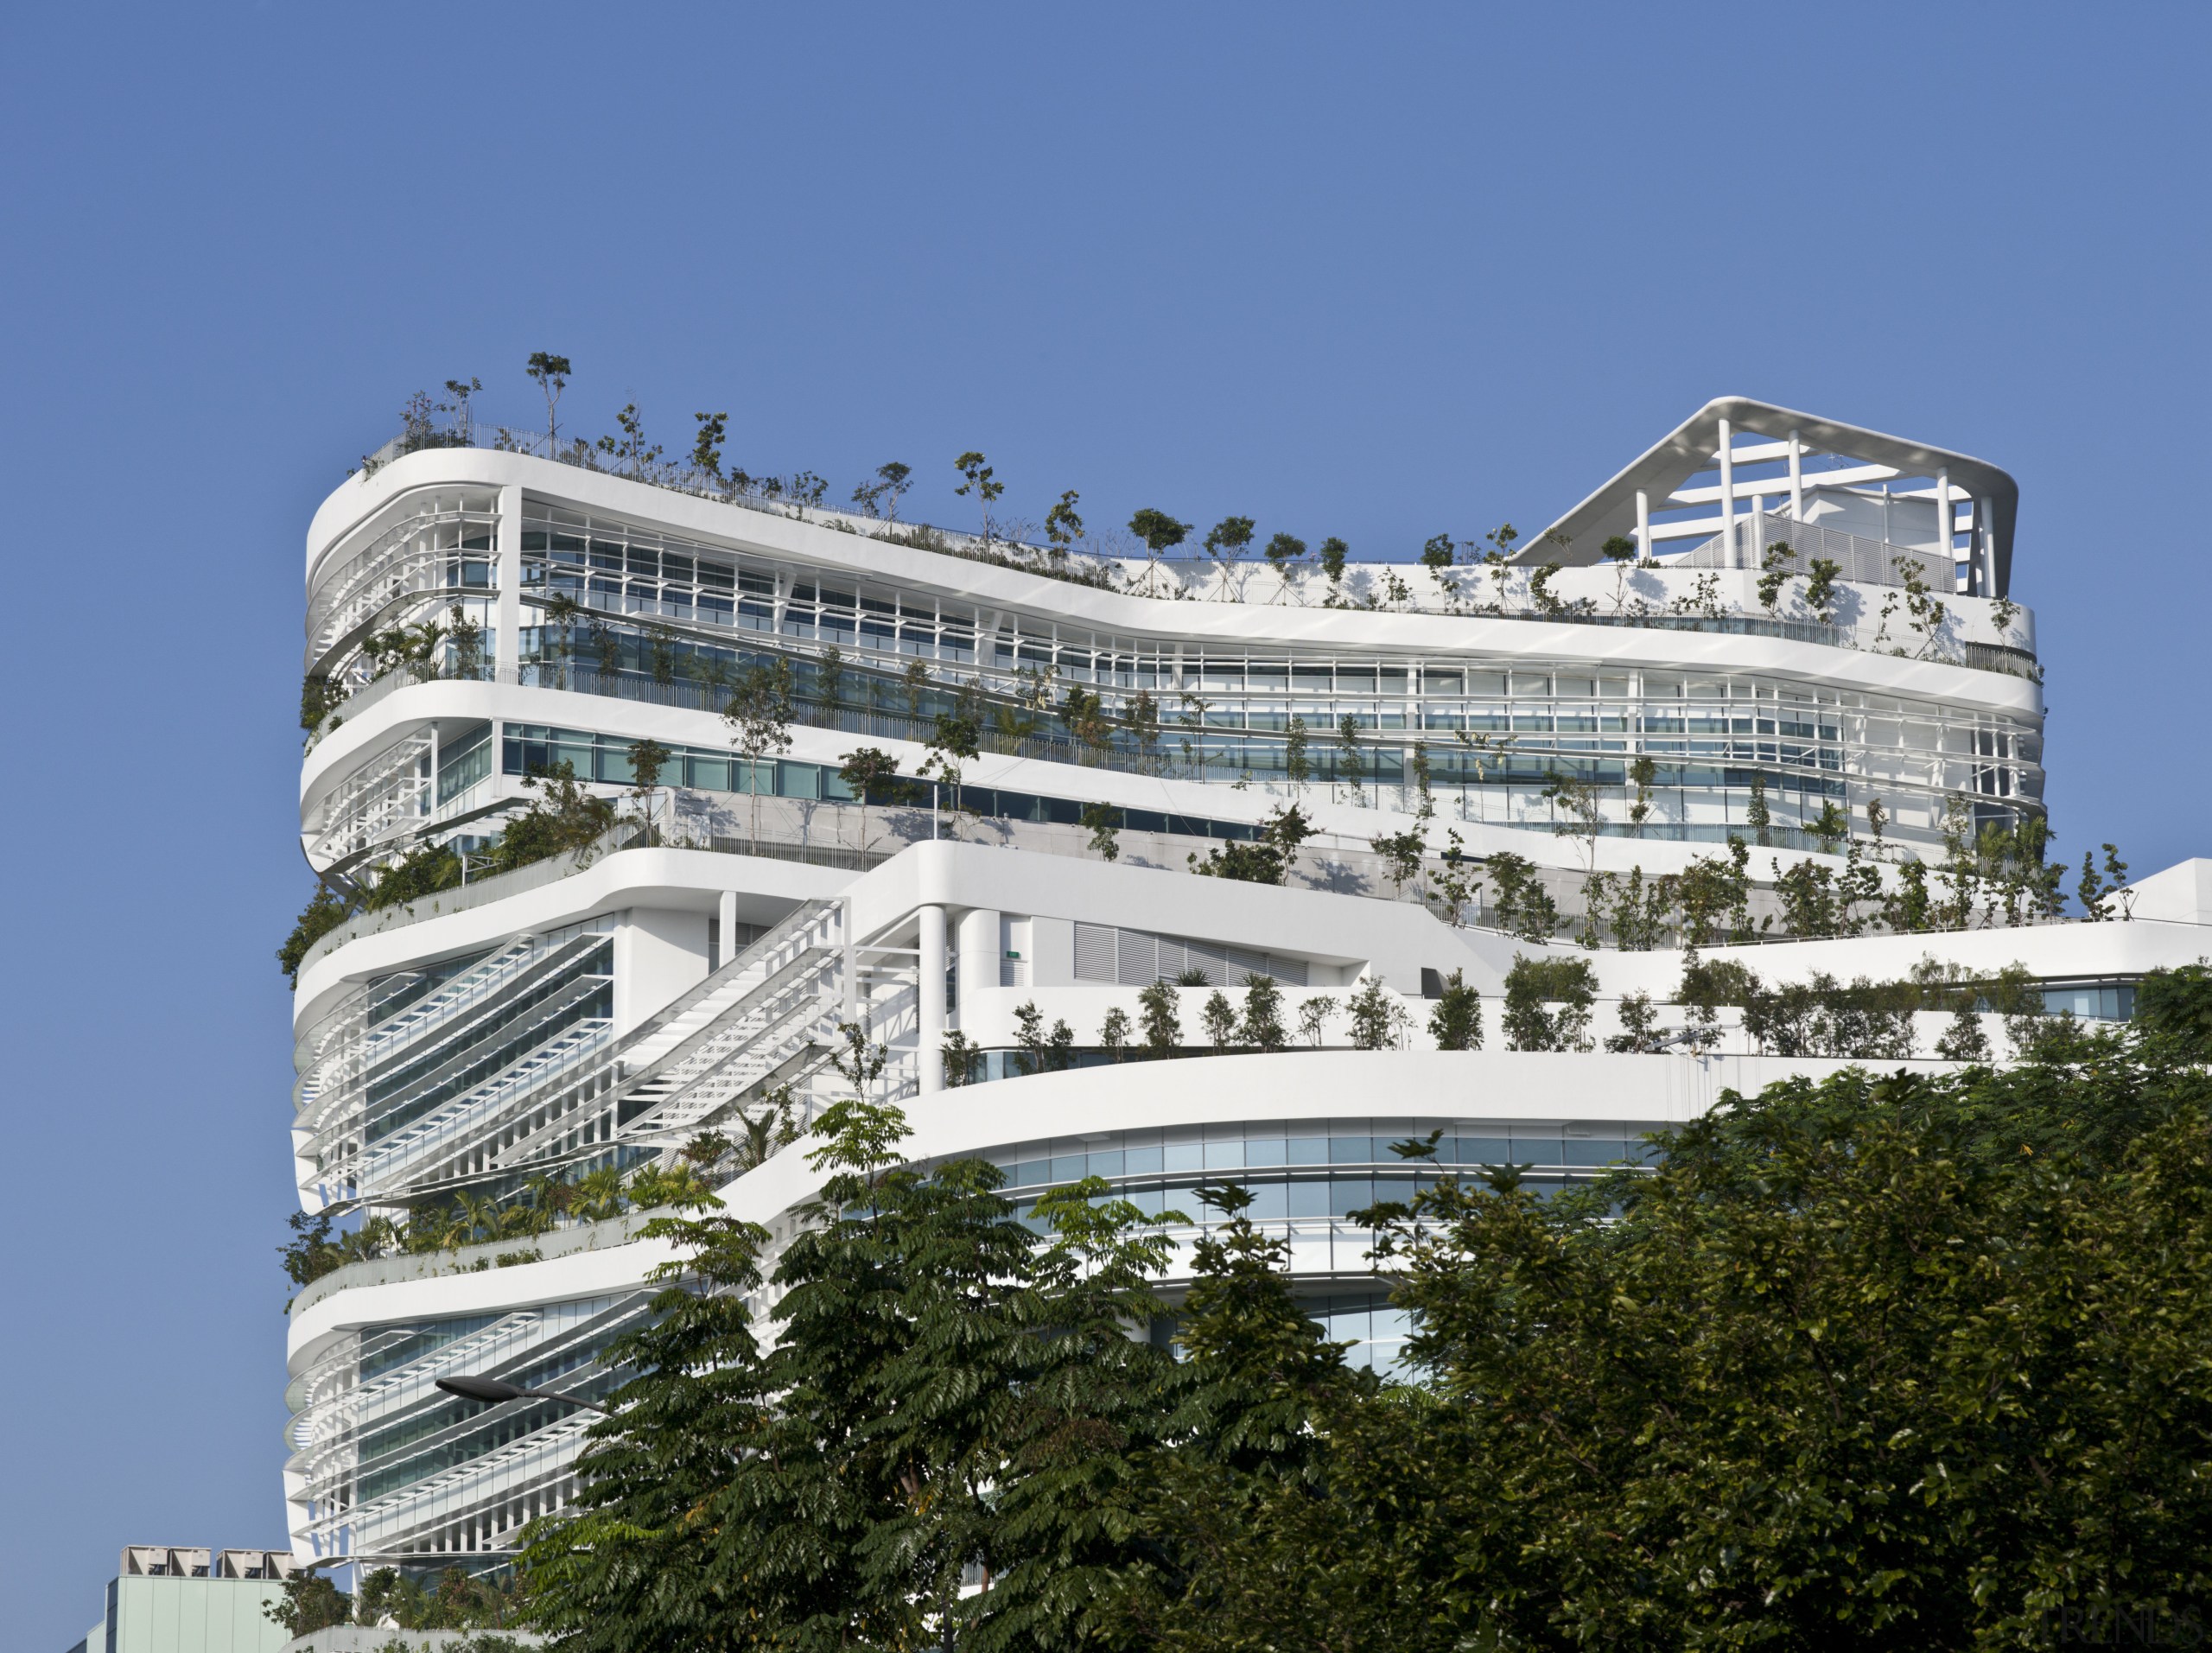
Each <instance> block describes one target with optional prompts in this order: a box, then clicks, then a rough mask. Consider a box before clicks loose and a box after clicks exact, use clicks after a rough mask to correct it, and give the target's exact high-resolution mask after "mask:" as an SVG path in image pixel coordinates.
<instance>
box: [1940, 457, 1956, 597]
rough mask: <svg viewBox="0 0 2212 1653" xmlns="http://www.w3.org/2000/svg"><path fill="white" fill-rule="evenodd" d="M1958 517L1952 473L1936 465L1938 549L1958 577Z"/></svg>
mask: <svg viewBox="0 0 2212 1653" xmlns="http://www.w3.org/2000/svg"><path fill="white" fill-rule="evenodd" d="M1958 526H1959V523H1958V518H1957V517H1956V516H1955V515H1954V514H1953V512H1952V510H1951V473H1950V471H1949V470H1948V468H1947V467H1943V466H1940V465H1939V466H1937V467H1936V550H1939V551H1941V552H1942V554H1943V560H1944V561H1945V562H1946V563H1949V564H1951V566H1952V570H1953V574H1952V577H1953V578H1954V579H1956V578H1957V568H1958V557H1959V554H1958V548H1957V540H1958Z"/></svg>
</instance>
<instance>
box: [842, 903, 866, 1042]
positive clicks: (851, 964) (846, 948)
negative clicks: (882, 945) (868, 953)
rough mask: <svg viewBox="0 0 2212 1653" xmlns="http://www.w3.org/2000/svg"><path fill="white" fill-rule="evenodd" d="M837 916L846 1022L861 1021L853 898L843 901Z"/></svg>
mask: <svg viewBox="0 0 2212 1653" xmlns="http://www.w3.org/2000/svg"><path fill="white" fill-rule="evenodd" d="M837 905H838V907H839V908H840V912H838V915H837V940H838V946H839V948H840V949H841V950H842V953H843V963H844V976H845V1020H847V1021H858V1020H860V1019H861V955H860V938H858V937H857V936H855V935H854V934H853V920H854V912H853V898H852V897H851V896H849V895H848V896H845V897H843V898H842V899H841V900H839V901H838V903H837Z"/></svg>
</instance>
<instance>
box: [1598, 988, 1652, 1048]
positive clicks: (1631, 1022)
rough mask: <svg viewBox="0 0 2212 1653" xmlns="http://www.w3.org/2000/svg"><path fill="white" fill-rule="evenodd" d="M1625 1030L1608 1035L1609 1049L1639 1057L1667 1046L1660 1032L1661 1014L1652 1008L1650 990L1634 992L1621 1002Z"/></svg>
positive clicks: (1622, 1025) (1621, 1014)
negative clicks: (1662, 1040)
mask: <svg viewBox="0 0 2212 1653" xmlns="http://www.w3.org/2000/svg"><path fill="white" fill-rule="evenodd" d="M1620 1023H1621V1030H1620V1032H1618V1033H1608V1034H1606V1035H1605V1048H1606V1049H1607V1050H1609V1051H1613V1052H1621V1053H1626V1054H1633V1055H1638V1056H1650V1055H1656V1053H1657V1052H1659V1051H1661V1050H1662V1049H1663V1048H1664V1046H1662V1043H1661V1042H1660V1041H1661V1038H1662V1035H1661V1033H1660V1031H1659V1016H1658V1013H1657V1012H1656V1010H1654V1009H1653V1008H1652V1006H1651V995H1649V994H1648V993H1630V994H1628V995H1625V996H1624V997H1623V998H1622V1000H1621V1002H1620Z"/></svg>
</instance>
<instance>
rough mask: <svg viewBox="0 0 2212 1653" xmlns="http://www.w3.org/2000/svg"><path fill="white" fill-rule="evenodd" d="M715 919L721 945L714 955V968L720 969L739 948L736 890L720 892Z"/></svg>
mask: <svg viewBox="0 0 2212 1653" xmlns="http://www.w3.org/2000/svg"><path fill="white" fill-rule="evenodd" d="M715 922H716V923H717V924H718V925H720V926H721V950H719V951H718V952H717V953H716V954H715V969H716V970H720V969H721V967H722V966H723V965H725V964H727V963H729V962H730V960H731V959H733V958H735V957H737V955H738V952H739V950H740V949H739V947H738V944H737V892H736V891H735V890H724V891H723V892H722V894H721V907H720V910H719V911H718V912H716V913H715Z"/></svg>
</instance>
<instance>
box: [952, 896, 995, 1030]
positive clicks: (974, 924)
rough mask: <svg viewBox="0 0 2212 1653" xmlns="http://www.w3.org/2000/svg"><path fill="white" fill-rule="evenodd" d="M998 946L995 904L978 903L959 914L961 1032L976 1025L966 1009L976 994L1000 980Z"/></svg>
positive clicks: (972, 1028) (974, 1000) (972, 1004)
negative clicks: (982, 904)
mask: <svg viewBox="0 0 2212 1653" xmlns="http://www.w3.org/2000/svg"><path fill="white" fill-rule="evenodd" d="M1001 950H1002V949H1001V943H1000V940H999V912H998V909H997V908H996V907H977V908H976V909H974V910H973V911H972V912H963V913H962V914H961V915H960V1024H961V1031H963V1033H972V1032H973V1031H974V1028H975V1024H974V1023H973V1022H971V1021H970V1020H969V1011H970V1010H972V1009H974V1008H975V1007H976V1002H977V1000H976V995H977V994H979V993H981V992H982V991H983V990H984V989H987V988H995V987H996V986H997V985H998V984H999V954H1000V952H1001Z"/></svg>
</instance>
